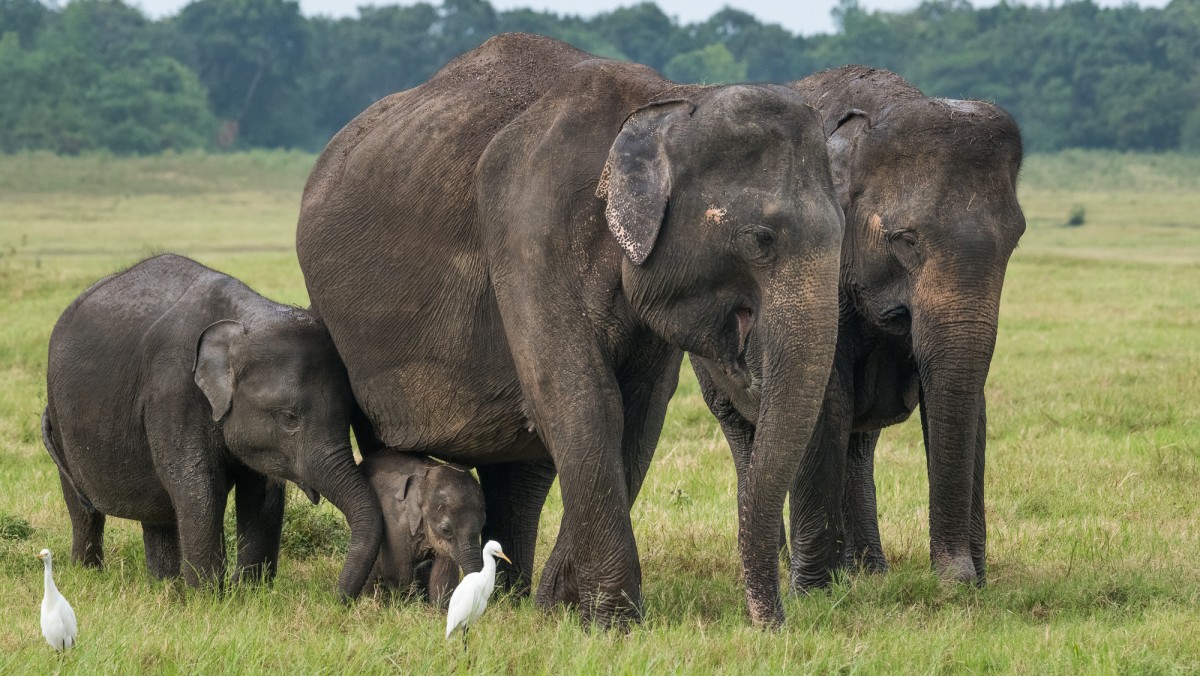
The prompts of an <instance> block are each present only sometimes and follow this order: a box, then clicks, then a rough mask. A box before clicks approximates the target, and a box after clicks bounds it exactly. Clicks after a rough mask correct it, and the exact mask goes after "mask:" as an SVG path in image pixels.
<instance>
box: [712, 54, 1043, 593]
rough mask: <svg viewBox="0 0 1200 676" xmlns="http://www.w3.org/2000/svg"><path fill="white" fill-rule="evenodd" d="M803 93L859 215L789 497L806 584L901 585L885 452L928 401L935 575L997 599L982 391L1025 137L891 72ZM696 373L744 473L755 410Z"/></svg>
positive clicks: (984, 107) (848, 236) (831, 77)
mask: <svg viewBox="0 0 1200 676" xmlns="http://www.w3.org/2000/svg"><path fill="white" fill-rule="evenodd" d="M788 86H789V87H791V88H792V89H795V90H796V91H798V92H799V93H801V94H802V95H803V96H804V99H805V100H806V101H808V102H809V103H811V104H812V105H813V106H815V107H816V108H817V110H818V111H819V112H820V113H821V117H822V119H823V121H824V128H825V133H826V136H828V138H829V153H830V161H831V164H832V170H833V178H834V183H835V185H836V187H837V193H838V200H839V203H840V204H841V207H842V209H843V210H844V211H845V215H846V232H845V239H844V243H843V246H842V267H841V291H840V303H841V320H840V322H839V326H838V342H837V354H836V356H835V358H834V368H833V371H832V375H831V378H830V381H829V385H828V387H827V388H826V389H825V402H824V405H823V407H822V411H821V418H820V420H819V422H818V424H817V427H816V431H815V433H814V435H813V438H812V441H811V443H810V445H809V448H808V450H807V451H806V453H805V457H806V461H805V466H806V467H808V468H810V469H809V471H807V472H801V473H798V474H797V475H796V478H795V483H794V485H793V486H792V489H791V503H790V504H791V512H792V513H791V533H792V552H791V556H792V561H791V582H792V585H793V586H794V587H796V588H801V589H802V588H807V587H812V586H821V585H824V584H827V583H828V582H829V580H830V572H831V571H832V570H833V569H834V568H835V567H837V566H839V565H841V564H843V563H848V564H850V565H856V566H863V567H866V568H868V569H872V570H886V568H887V563H886V561H885V559H884V555H883V549H882V546H881V545H880V540H879V527H878V521H877V513H876V506H875V483H874V469H873V468H874V452H875V444H876V442H877V441H878V440H879V431H880V430H881V429H882V428H884V427H887V426H889V425H893V424H896V423H898V422H901V421H903V420H905V419H907V418H908V416H909V415H910V414H911V413H912V411H913V409H914V408H916V406H917V405H918V403H919V404H920V408H921V424H922V428H923V430H924V436H925V450H926V457H927V462H928V467H929V503H930V504H929V516H930V518H929V525H930V555H931V558H932V561H933V565H934V567H935V568H936V570H937V571H938V572H939V573H940V574H941V575H942V576H944V577H946V578H949V579H953V580H958V581H962V582H976V583H979V584H982V583H983V582H984V579H985V575H986V561H985V542H986V526H985V519H984V502H983V477H984V447H985V442H986V438H987V432H986V420H987V419H986V414H985V406H984V396H983V390H984V382H985V381H986V380H987V374H988V368H989V366H990V363H991V358H992V351H993V349H994V347H995V344H996V326H997V322H998V315H999V310H1000V292H1001V288H1002V286H1003V283H1004V273H1005V269H1006V267H1007V265H1008V259H1009V256H1010V255H1011V254H1012V252H1013V249H1014V248H1015V247H1016V245H1017V240H1018V239H1020V237H1021V234H1022V233H1024V231H1025V218H1024V215H1023V214H1022V212H1021V207H1020V205H1019V204H1018V202H1017V172H1018V171H1019V169H1020V166H1021V157H1022V148H1021V134H1020V131H1019V129H1018V128H1017V125H1016V123H1015V122H1014V120H1013V118H1012V117H1011V116H1010V115H1009V114H1008V113H1006V112H1005V111H1004V110H1003V109H1001V108H1000V107H999V106H996V105H995V104H992V103H987V102H984V101H959V100H950V99H936V98H929V97H926V96H924V95H923V94H922V93H921V92H920V91H919V90H918V89H917V88H915V87H913V86H912V85H911V84H909V83H908V82H906V81H905V80H903V79H902V78H901V77H900V76H898V75H896V74H894V73H890V72H888V71H884V70H877V69H872V68H864V67H862V66H847V67H844V68H837V69H834V70H829V71H825V72H822V73H818V74H816V75H813V76H811V77H808V78H805V79H803V80H800V81H798V82H793V83H791V84H789V85H788ZM750 343H751V345H750V361H751V362H752V363H753V362H755V353H756V351H757V345H756V341H755V337H754V336H751V341H750ZM693 363H696V362H693ZM696 373H697V376H698V377H699V378H700V381H701V384H702V387H703V390H704V393H705V398H706V400H707V401H708V402H709V405H710V406H711V407H712V408H713V411H714V412H715V413H716V414H717V416H718V418H719V419H720V420H721V424H722V427H723V428H724V431H725V434H726V437H727V438H728V439H729V442H730V445H731V447H732V449H733V453H734V457H735V462H737V464H739V466H742V467H744V466H745V464H746V463H747V462H748V460H747V459H748V458H749V455H750V443H751V441H752V440H753V439H754V437H755V433H756V431H755V426H754V423H755V420H756V416H757V415H758V410H759V400H758V397H757V395H756V394H755V393H754V392H753V388H752V387H750V386H749V384H748V383H745V382H741V383H739V382H737V381H735V380H733V379H730V378H727V377H726V376H725V375H724V374H723V373H722V372H721V370H720V369H717V368H713V367H712V365H711V364H707V363H696ZM843 485H844V486H845V489H844V491H843V490H842V487H843Z"/></svg>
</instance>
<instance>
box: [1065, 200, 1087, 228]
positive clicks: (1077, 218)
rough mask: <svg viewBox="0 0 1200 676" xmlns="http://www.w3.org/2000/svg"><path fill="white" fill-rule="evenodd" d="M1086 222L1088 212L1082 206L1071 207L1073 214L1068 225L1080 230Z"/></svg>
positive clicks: (1068, 217) (1069, 217)
mask: <svg viewBox="0 0 1200 676" xmlns="http://www.w3.org/2000/svg"><path fill="white" fill-rule="evenodd" d="M1086 220H1087V210H1086V209H1084V208H1083V205H1082V204H1076V205H1075V206H1073V207H1071V214H1070V215H1069V216H1067V225H1069V226H1071V227H1073V228H1078V227H1079V226H1081V225H1083V224H1084V222H1085V221H1086Z"/></svg>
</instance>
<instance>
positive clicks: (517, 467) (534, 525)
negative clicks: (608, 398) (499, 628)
mask: <svg viewBox="0 0 1200 676" xmlns="http://www.w3.org/2000/svg"><path fill="white" fill-rule="evenodd" d="M477 471H478V472H479V485H480V487H481V488H482V489H483V499H484V505H485V508H486V510H487V520H486V521H485V522H484V526H483V541H484V542H487V541H488V540H495V541H496V542H499V543H500V544H501V546H503V547H504V552H505V554H507V555H508V556H509V558H511V559H512V565H511V566H510V565H508V564H507V563H505V562H504V561H497V562H496V563H497V571H498V575H497V584H498V585H499V587H500V588H501V589H502V590H508V591H512V592H514V593H515V594H516V595H518V596H528V595H529V592H530V589H532V587H533V554H534V545H536V544H537V533H538V520H539V519H540V517H541V513H542V506H543V505H544V504H545V503H546V495H547V494H549V493H550V487H551V486H553V485H554V477H555V471H554V463H553V462H552V461H550V460H546V461H542V462H528V463H526V462H514V463H505V464H500V465H484V466H482V467H479V468H478V470H477Z"/></svg>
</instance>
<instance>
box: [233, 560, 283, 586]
mask: <svg viewBox="0 0 1200 676" xmlns="http://www.w3.org/2000/svg"><path fill="white" fill-rule="evenodd" d="M274 579H275V564H274V563H273V562H264V563H255V564H251V565H247V566H239V567H238V569H237V570H235V571H233V580H232V582H233V584H262V583H267V584H270V583H271V582H272V581H273V580H274Z"/></svg>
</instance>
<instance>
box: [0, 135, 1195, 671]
mask: <svg viewBox="0 0 1200 676" xmlns="http://www.w3.org/2000/svg"><path fill="white" fill-rule="evenodd" d="M313 160H314V157H313V156H311V155H305V154H299V153H261V152H255V153H249V154H239V155H171V156H164V157H151V158H140V159H114V158H109V157H100V156H96V157H82V158H57V157H53V156H49V155H40V154H32V155H17V156H0V317H2V320H0V383H2V386H0V673H34V672H45V671H63V672H68V673H71V672H80V673H95V672H121V673H129V672H135V671H153V672H158V671H166V672H173V673H174V672H184V673H205V672H231V673H232V672H246V671H250V672H254V671H265V670H269V671H289V672H298V673H318V672H358V671H368V672H388V671H400V672H401V673H426V672H432V673H441V672H460V673H466V672H468V671H478V672H481V673H495V672H507V673H542V672H554V673H562V672H568V673H577V672H587V673H593V672H616V673H630V672H634V673H656V674H657V673H673V672H683V673H689V672H690V673H709V672H718V673H740V672H763V673H784V672H787V673H797V672H827V671H835V670H836V671H846V672H894V671H901V672H961V671H969V672H977V671H1016V672H1022V673H1032V672H1043V671H1050V672H1078V671H1098V672H1106V673H1108V672H1112V673H1115V672H1135V673H1173V672H1196V671H1198V670H1200V645H1198V643H1197V637H1200V611H1198V608H1200V526H1198V524H1197V521H1196V517H1197V515H1198V514H1200V413H1198V409H1200V156H1186V155H1123V154H1116V153H1099V152H1068V153H1062V154H1058V155H1053V156H1034V157H1031V158H1029V159H1028V160H1027V165H1026V169H1025V171H1024V173H1023V177H1022V187H1021V201H1022V204H1023V206H1024V209H1025V213H1026V216H1027V218H1028V222H1029V229H1028V231H1027V233H1026V234H1025V237H1024V238H1023V240H1022V242H1021V246H1020V247H1019V248H1018V250H1017V252H1016V253H1015V255H1014V257H1013V260H1012V263H1011V265H1010V266H1009V270H1008V278H1007V288H1006V290H1005V295H1004V304H1003V309H1002V317H1001V327H1000V335H999V344H998V345H997V348H996V358H995V361H994V362H993V365H992V371H991V379H990V381H989V385H988V401H989V418H990V422H991V425H990V429H989V433H990V434H989V436H990V440H989V448H988V478H987V492H988V520H989V526H990V529H989V536H990V537H989V549H988V552H989V574H990V577H989V585H988V587H987V588H986V589H983V590H977V589H971V588H963V587H958V586H946V585H941V584H939V583H938V581H937V580H936V578H935V577H934V576H933V575H932V574H931V573H930V572H929V558H928V556H929V554H928V528H927V526H928V518H927V487H926V486H927V485H926V479H925V470H924V465H925V461H924V454H923V450H922V448H921V443H920V428H919V424H918V423H917V421H916V417H915V416H914V419H913V420H910V421H909V422H908V423H906V424H904V425H902V426H899V427H896V428H892V429H890V430H888V431H886V432H885V433H884V435H883V439H882V441H881V443H880V446H879V456H878V460H877V468H878V469H877V483H878V490H879V504H880V519H881V528H882V532H883V535H884V544H885V548H886V551H887V555H888V558H889V560H890V561H891V563H892V567H893V571H892V572H891V573H890V574H889V575H886V576H874V577H856V578H850V579H848V580H845V581H843V582H841V583H840V584H838V585H836V586H835V587H834V588H833V589H832V590H831V591H830V592H829V593H828V594H817V595H814V596H810V597H797V596H793V595H789V597H788V599H787V611H788V623H787V625H786V627H785V628H784V629H783V630H782V631H780V632H778V633H768V632H762V631H759V630H756V629H753V628H752V627H751V626H750V624H749V620H748V615H747V613H746V611H745V609H744V599H743V596H742V590H741V584H740V582H739V580H738V575H739V568H740V566H739V563H738V556H737V548H736V510H735V480H734V474H733V468H732V464H731V462H730V459H729V452H728V448H727V446H726V444H725V441H724V439H723V438H722V437H721V434H720V431H719V429H718V427H717V425H716V423H715V421H714V420H713V419H712V417H711V416H710V415H709V413H708V411H707V409H706V408H705V406H704V403H703V401H702V399H701V397H700V394H699V391H698V389H697V386H696V383H695V379H694V377H693V376H692V374H691V372H690V370H688V369H687V368H686V367H685V371H684V373H683V376H682V378H681V383H680V386H679V391H678V393H677V394H676V397H675V399H674V400H673V402H672V405H671V411H670V413H669V415H668V418H667V422H666V426H665V429H664V433H663V437H662V440H661V442H660V444H659V449H658V453H657V457H656V459H655V462H654V464H653V465H652V468H651V470H650V474H649V477H648V480H647V483H646V486H645V488H644V490H643V492H642V495H641V497H640V499H639V501H638V503H637V505H636V506H635V508H634V514H633V522H634V529H635V531H636V533H637V537H638V545H639V549H640V554H641V560H642V570H643V577H644V593H645V601H646V621H645V623H644V624H642V625H641V626H639V627H637V628H635V629H633V630H632V631H631V632H630V633H628V634H621V633H603V632H590V631H586V630H585V629H583V628H582V627H581V626H580V624H579V621H578V617H577V616H576V615H574V614H572V613H570V612H567V611H564V610H558V611H554V612H550V613H544V612H542V611H541V610H539V609H538V608H536V607H535V606H534V605H533V604H532V603H531V602H530V601H529V600H521V601H515V600H495V601H494V605H493V607H492V608H490V609H489V611H488V614H487V615H485V617H484V620H483V621H482V623H481V624H480V625H479V626H478V627H477V628H476V629H474V630H472V632H471V638H472V644H471V649H470V657H469V658H468V657H466V656H464V654H463V651H462V647H461V645H460V644H459V643H458V642H457V641H454V642H450V643H447V642H446V641H444V640H443V639H442V632H443V630H444V618H443V617H442V616H440V615H438V614H436V613H435V612H434V611H432V610H430V609H429V608H426V607H421V606H419V605H404V604H387V603H383V602H380V601H378V600H374V599H365V600H362V601H360V602H358V603H356V604H354V605H353V606H351V607H349V608H344V607H342V606H340V605H339V604H338V603H337V601H336V599H335V596H334V594H333V589H334V583H335V580H336V577H337V572H338V570H339V568H340V564H341V561H340V552H339V547H344V543H345V529H344V525H343V524H344V522H341V521H340V515H338V513H337V512H336V511H335V510H333V508H332V507H331V506H329V504H328V503H327V502H323V503H322V504H321V506H320V507H315V508H314V507H312V506H311V505H309V504H308V503H307V501H304V500H303V497H302V496H300V495H299V492H298V491H295V490H293V491H292V495H291V496H290V499H289V509H288V522H287V524H286V525H285V546H284V554H283V561H282V563H281V567H280V573H279V577H278V579H277V580H276V582H275V584H274V585H273V586H270V587H251V588H241V589H235V590H233V591H232V592H231V593H229V594H227V595H226V596H225V597H224V598H218V597H215V596H213V595H210V594H204V593H192V592H190V591H188V590H181V589H179V588H178V586H177V585H173V584H169V583H160V582H156V581H153V580H152V579H151V578H150V577H149V575H148V573H147V572H146V569H145V557H144V554H143V550H142V542H141V532H140V529H139V528H138V527H137V526H136V524H134V523H132V522H127V521H121V520H118V519H109V522H108V530H107V537H106V555H107V560H106V564H107V566H106V568H105V570H104V571H102V572H96V571H92V570H85V569H82V568H80V567H76V566H73V565H71V564H70V563H69V562H68V559H69V551H70V526H69V522H68V519H67V513H66V508H65V506H64V504H63V501H62V496H61V490H60V487H59V482H58V478H57V476H56V471H55V468H54V465H53V463H52V461H51V460H50V458H49V456H48V455H47V454H46V452H45V450H44V449H43V448H42V443H41V437H40V427H39V417H40V414H41V411H42V407H43V406H44V405H45V381H44V374H45V365H46V344H47V340H48V337H49V334H50V330H51V328H52V326H53V324H54V322H55V320H56V318H57V316H58V314H59V313H60V312H61V311H62V309H63V308H64V307H65V306H66V305H67V304H68V303H69V302H70V301H71V299H73V298H74V297H75V296H76V295H77V294H78V293H79V292H80V291H82V290H83V289H84V288H86V287H87V286H88V285H89V284H90V283H91V282H92V281H94V280H95V279H96V278H98V277H100V276H103V275H105V274H107V273H109V272H111V271H113V270H114V269H117V268H119V267H120V266H123V265H127V264H129V263H132V262H134V261H136V260H137V259H139V258H141V257H143V256H145V255H147V254H151V253H155V252H160V251H175V252H179V253H183V254H187V255H190V256H192V257H195V258H197V259H199V260H200V261H202V262H204V263H206V264H209V265H211V266H214V267H216V268H218V269H220V270H223V271H225V272H228V273H230V274H232V275H234V276H237V277H240V278H241V279H243V280H245V281H246V282H247V283H249V284H250V285H251V286H252V287H254V288H256V289H258V290H259V291H261V292H263V293H265V294H266V295H268V296H270V297H272V298H274V299H276V300H280V301H285V302H292V303H301V304H304V303H306V297H305V291H304V282H303V279H302V277H301V274H300V270H299V267H298V264H297V262H296V258H295V253H294V250H293V235H294V228H295V219H296V214H297V211H298V208H299V200H300V192H301V189H302V187H303V183H304V179H305V176H306V175H307V172H308V170H309V168H310V167H311V165H312V162H313ZM1076 207H1082V208H1083V210H1084V214H1085V216H1084V225H1082V226H1081V227H1065V226H1064V223H1065V222H1066V221H1067V219H1068V216H1069V214H1070V213H1071V212H1072V210H1073V209H1076ZM560 515H561V505H560V503H559V502H558V495H557V492H555V493H552V495H551V498H550V501H549V504H548V505H547V508H546V510H545V512H544V514H543V518H542V530H541V539H540V542H539V549H538V554H539V560H542V561H544V558H545V556H546V555H547V554H548V553H549V550H550V546H551V544H552V543H553V540H554V536H555V533H556V532H557V528H558V523H559V519H560ZM42 547H50V548H51V549H53V550H54V551H55V553H56V555H57V562H58V565H57V566H56V579H57V581H58V584H59V588H60V589H61V590H62V591H63V593H64V594H65V595H66V596H67V598H68V599H70V601H71V602H72V603H73V604H74V606H75V609H76V613H77V615H78V617H79V624H80V637H79V644H78V647H77V648H76V649H75V650H73V651H71V652H70V653H69V654H67V655H65V656H58V655H56V654H55V653H54V652H53V651H52V650H51V649H50V648H49V646H47V645H46V643H45V642H44V641H43V639H42V637H41V635H40V629H39V624H38V607H39V603H40V599H41V594H42V577H41V570H42V567H41V562H40V561H38V560H37V559H35V558H34V557H33V554H34V553H35V552H37V551H38V550H40V549H41V548H42Z"/></svg>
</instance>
